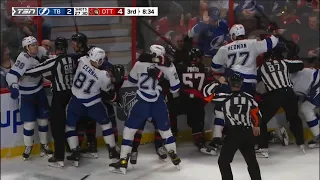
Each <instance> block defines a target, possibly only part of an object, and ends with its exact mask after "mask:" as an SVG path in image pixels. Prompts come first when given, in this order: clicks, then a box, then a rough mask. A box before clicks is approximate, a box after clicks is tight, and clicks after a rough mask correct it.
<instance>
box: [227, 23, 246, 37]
mask: <svg viewBox="0 0 320 180" xmlns="http://www.w3.org/2000/svg"><path fill="white" fill-rule="evenodd" d="M229 34H230V38H231V40H232V41H235V40H236V38H237V37H238V36H244V35H246V31H245V29H244V26H243V25H242V24H235V25H233V26H232V27H231V29H230V31H229Z"/></svg>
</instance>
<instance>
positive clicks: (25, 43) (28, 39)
mask: <svg viewBox="0 0 320 180" xmlns="http://www.w3.org/2000/svg"><path fill="white" fill-rule="evenodd" d="M35 43H38V41H37V39H36V38H35V37H33V36H28V37H25V38H23V40H22V47H23V48H28V46H29V45H31V44H35Z"/></svg>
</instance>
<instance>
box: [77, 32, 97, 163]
mask: <svg viewBox="0 0 320 180" xmlns="http://www.w3.org/2000/svg"><path fill="white" fill-rule="evenodd" d="M71 46H72V48H73V49H74V51H75V52H76V54H75V56H76V58H78V59H79V58H81V57H83V56H87V55H88V51H89V50H90V49H91V48H92V46H90V47H89V46H88V38H87V36H86V35H85V34H83V33H76V34H74V35H72V36H71ZM96 125H97V124H96V121H94V120H93V119H91V118H89V117H81V119H80V121H79V123H78V125H77V132H78V136H79V140H80V144H82V142H83V140H84V136H85V135H86V137H87V146H86V148H85V149H82V150H81V155H82V156H83V157H92V158H98V153H97V152H98V151H97V139H96Z"/></svg>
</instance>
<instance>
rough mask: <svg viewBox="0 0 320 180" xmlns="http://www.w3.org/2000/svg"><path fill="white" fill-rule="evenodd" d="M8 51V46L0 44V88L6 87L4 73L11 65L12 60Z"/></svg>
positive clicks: (5, 73)
mask: <svg viewBox="0 0 320 180" xmlns="http://www.w3.org/2000/svg"><path fill="white" fill-rule="evenodd" d="M9 54H10V51H9V49H8V47H7V46H6V45H4V44H1V59H0V61H1V65H0V88H7V87H8V84H7V81H6V75H7V73H8V72H9V70H10V69H11V66H12V65H13V61H12V60H11V59H10V56H9Z"/></svg>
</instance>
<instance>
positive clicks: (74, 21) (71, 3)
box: [70, 0, 79, 33]
mask: <svg viewBox="0 0 320 180" xmlns="http://www.w3.org/2000/svg"><path fill="white" fill-rule="evenodd" d="M70 6H71V7H73V2H72V0H70ZM72 19H73V23H74V27H75V29H76V32H77V33H78V32H79V30H78V24H77V19H76V17H75V16H72Z"/></svg>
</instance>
